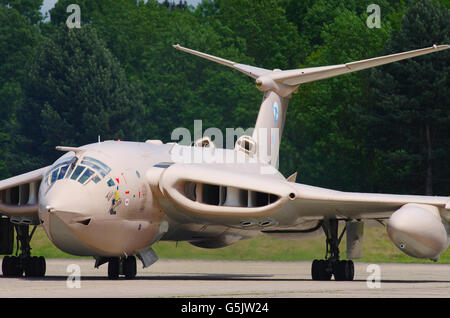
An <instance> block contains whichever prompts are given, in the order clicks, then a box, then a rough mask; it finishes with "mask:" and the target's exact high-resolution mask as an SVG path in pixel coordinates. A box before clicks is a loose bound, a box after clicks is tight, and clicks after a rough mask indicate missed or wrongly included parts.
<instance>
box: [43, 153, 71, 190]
mask: <svg viewBox="0 0 450 318" xmlns="http://www.w3.org/2000/svg"><path fill="white" fill-rule="evenodd" d="M70 159H72V158H70ZM70 159H69V160H65V161H63V162H60V163H58V164H56V165H54V166H53V167H52V168H51V169H50V170H49V171H48V172H47V173H46V175H45V182H46V183H47V185H51V184H53V183H54V182H55V181H56V180H59V179H62V178H64V175H65V173H66V172H67V168H68V167H69V163H70Z"/></svg>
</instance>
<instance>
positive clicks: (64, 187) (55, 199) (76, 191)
mask: <svg viewBox="0 0 450 318" xmlns="http://www.w3.org/2000/svg"><path fill="white" fill-rule="evenodd" d="M91 204H92V197H91V193H90V192H89V191H88V190H87V189H86V188H84V187H83V185H81V184H77V183H76V182H71V181H66V180H61V181H59V182H57V183H55V184H53V185H52V186H51V187H50V188H49V189H47V190H46V191H45V192H42V193H40V194H39V212H40V213H46V212H47V213H48V212H53V213H57V212H67V213H76V214H80V215H85V214H89V213H90V210H91V207H90V205H91Z"/></svg>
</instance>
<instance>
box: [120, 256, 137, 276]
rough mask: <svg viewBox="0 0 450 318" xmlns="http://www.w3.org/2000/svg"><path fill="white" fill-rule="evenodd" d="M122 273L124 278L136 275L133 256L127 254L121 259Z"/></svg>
mask: <svg viewBox="0 0 450 318" xmlns="http://www.w3.org/2000/svg"><path fill="white" fill-rule="evenodd" d="M123 274H124V275H125V278H126V279H133V278H135V277H136V258H135V257H134V256H128V257H127V258H125V259H124V260H123Z"/></svg>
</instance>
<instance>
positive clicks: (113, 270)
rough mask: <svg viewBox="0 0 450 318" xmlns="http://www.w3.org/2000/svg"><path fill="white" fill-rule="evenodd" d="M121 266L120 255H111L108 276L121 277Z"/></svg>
mask: <svg viewBox="0 0 450 318" xmlns="http://www.w3.org/2000/svg"><path fill="white" fill-rule="evenodd" d="M119 267H120V261H119V258H118V257H111V259H110V260H109V262H108V278H109V279H118V278H119Z"/></svg>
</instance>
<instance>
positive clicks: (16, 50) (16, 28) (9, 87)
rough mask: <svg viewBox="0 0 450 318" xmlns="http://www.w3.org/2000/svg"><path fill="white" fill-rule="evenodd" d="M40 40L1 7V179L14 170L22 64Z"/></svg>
mask: <svg viewBox="0 0 450 318" xmlns="http://www.w3.org/2000/svg"><path fill="white" fill-rule="evenodd" d="M40 39H41V37H40V35H39V32H38V29H37V28H36V27H34V26H32V25H31V23H30V21H29V20H28V19H27V18H26V17H25V16H23V15H21V14H20V13H19V12H18V11H17V10H16V9H15V8H13V7H7V6H4V5H0V61H1V63H0V109H1V111H2V116H1V118H0V178H4V177H7V176H10V175H11V174H12V173H13V171H14V163H15V160H13V153H14V152H15V148H14V146H13V144H12V142H13V140H14V135H15V131H16V129H17V123H16V119H15V118H16V116H15V114H16V109H17V107H18V105H20V104H21V102H22V95H23V94H22V85H21V83H22V81H23V80H24V79H25V78H26V76H27V72H26V68H25V65H26V63H27V61H28V60H29V59H30V58H31V56H32V54H33V52H34V48H35V46H36V45H37V44H38V43H39V41H40Z"/></svg>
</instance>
